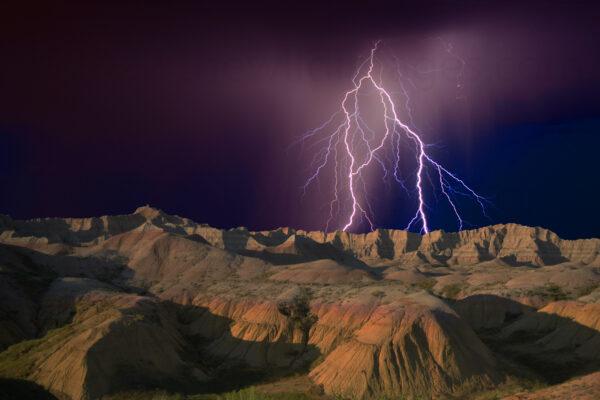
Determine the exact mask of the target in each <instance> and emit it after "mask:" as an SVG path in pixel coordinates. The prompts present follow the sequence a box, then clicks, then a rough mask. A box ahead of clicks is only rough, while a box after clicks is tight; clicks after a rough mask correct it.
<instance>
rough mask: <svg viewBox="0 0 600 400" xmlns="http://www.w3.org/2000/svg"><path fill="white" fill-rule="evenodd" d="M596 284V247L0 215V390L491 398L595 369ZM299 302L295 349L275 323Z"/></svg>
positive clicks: (73, 394) (471, 235) (517, 238)
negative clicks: (301, 317) (8, 384)
mask: <svg viewBox="0 0 600 400" xmlns="http://www.w3.org/2000/svg"><path fill="white" fill-rule="evenodd" d="M599 283H600V240H599V239H584V240H574V241H569V240H563V239H561V238H559V237H558V236H556V235H555V234H554V233H552V232H550V231H548V230H545V229H541V228H531V227H525V226H520V225H515V224H508V225H495V226H489V227H485V228H481V229H476V230H471V231H463V232H459V233H446V232H443V231H436V232H432V233H429V234H427V235H423V236H422V235H418V234H413V233H409V232H405V231H394V230H377V231H375V232H372V233H369V234H362V235H359V234H348V233H345V232H333V233H327V234H326V233H322V232H305V231H299V230H298V231H297V230H293V229H290V228H282V229H278V230H275V231H266V232H250V231H248V230H246V229H244V228H237V229H231V230H219V229H215V228H212V227H210V226H207V225H202V224H197V223H195V222H193V221H190V220H188V219H185V218H180V217H177V216H171V215H167V214H165V213H163V212H162V211H160V210H156V209H153V208H150V207H141V208H139V209H138V210H136V211H135V213H133V214H130V215H122V216H104V217H100V218H85V219H62V218H49V219H36V220H28V221H16V220H12V219H11V218H9V217H7V216H0V350H2V352H1V353H0V375H1V376H2V377H4V378H10V379H24V380H28V381H33V382H35V383H37V384H39V385H42V386H43V387H45V388H46V389H48V390H49V391H50V392H51V393H52V394H53V395H54V396H56V397H57V398H60V399H73V400H75V399H76V400H79V399H97V398H101V397H103V396H107V395H111V394H115V393H120V392H122V391H126V390H129V389H140V388H147V389H152V388H162V389H165V390H168V391H172V392H185V393H203V392H206V393H208V392H220V391H226V390H231V389H234V388H239V387H244V386H247V385H259V384H261V385H263V386H259V389H260V390H263V391H265V392H269V391H273V390H274V389H273V388H279V389H277V390H291V391H306V392H307V393H309V395H310V396H313V397H314V398H326V397H331V398H335V396H338V397H341V398H352V399H354V398H356V399H362V398H364V399H368V398H381V396H407V397H415V396H420V397H421V398H479V397H481V396H487V395H488V394H490V393H496V394H495V396H496V398H500V397H499V396H502V395H507V396H508V395H510V394H512V393H514V392H516V391H522V390H524V389H527V388H530V387H531V388H533V387H534V386H536V385H537V386H540V385H563V386H561V387H570V386H568V385H569V382H570V381H569V379H575V378H576V377H577V376H585V375H586V374H592V373H594V372H595V371H597V370H599V369H600V367H599V366H600V351H598V349H600V325H599V321H600V306H599V299H600V290H599V289H598V286H599ZM303 297H305V298H309V300H310V302H309V310H307V312H308V313H309V314H310V317H311V318H314V323H311V324H310V325H309V326H308V328H306V332H303V329H302V324H300V323H298V321H297V320H292V319H291V318H290V317H289V316H288V315H285V314H284V313H282V312H281V309H280V305H281V304H282V303H283V302H287V303H288V304H293V302H294V301H297V299H299V298H303ZM593 376H596V375H590V377H593ZM290 377H297V378H293V379H292V378H290ZM290 379H291V381H294V379H300V380H301V381H302V382H303V384H302V385H295V384H288V385H287V386H286V384H285V382H290ZM579 379H583V381H584V382H588V381H589V382H593V386H594V388H595V385H596V384H597V379H592V378H589V379H587V380H586V378H579ZM564 385H567V386H564ZM286 388H287V389H286ZM596 389H597V388H596ZM543 390H545V391H548V390H551V387H549V388H546V389H543ZM536 393H537V392H536ZM540 393H544V392H540ZM531 396H533V397H532V398H538V397H535V396H536V395H535V394H531ZM482 398H483V397H482Z"/></svg>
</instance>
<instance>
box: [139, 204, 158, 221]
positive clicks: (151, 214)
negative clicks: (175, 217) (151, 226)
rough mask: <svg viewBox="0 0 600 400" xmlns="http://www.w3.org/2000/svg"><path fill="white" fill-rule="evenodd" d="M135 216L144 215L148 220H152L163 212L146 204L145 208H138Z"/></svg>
mask: <svg viewBox="0 0 600 400" xmlns="http://www.w3.org/2000/svg"><path fill="white" fill-rule="evenodd" d="M134 214H138V215H142V216H144V217H146V218H148V219H152V218H155V217H157V216H159V215H161V214H163V212H162V211H161V210H159V209H158V208H154V207H151V206H150V205H149V204H146V205H145V206H142V207H138V208H137V209H136V210H135V212H134Z"/></svg>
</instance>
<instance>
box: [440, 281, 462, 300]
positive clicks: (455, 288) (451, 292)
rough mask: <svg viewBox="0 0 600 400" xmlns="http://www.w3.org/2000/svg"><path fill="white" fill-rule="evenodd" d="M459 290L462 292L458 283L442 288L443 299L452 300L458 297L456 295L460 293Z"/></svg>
mask: <svg viewBox="0 0 600 400" xmlns="http://www.w3.org/2000/svg"><path fill="white" fill-rule="evenodd" d="M461 290H462V285H461V284H460V283H453V284H450V285H446V286H444V288H443V289H442V292H441V293H442V295H443V296H444V297H447V298H449V299H452V298H454V297H456V296H458V294H459V293H460V291H461Z"/></svg>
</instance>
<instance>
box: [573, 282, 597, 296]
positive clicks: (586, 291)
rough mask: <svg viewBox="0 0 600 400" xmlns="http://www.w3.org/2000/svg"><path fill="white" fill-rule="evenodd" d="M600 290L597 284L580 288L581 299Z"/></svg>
mask: <svg viewBox="0 0 600 400" xmlns="http://www.w3.org/2000/svg"><path fill="white" fill-rule="evenodd" d="M597 288H598V284H597V283H592V284H589V285H587V286H584V287H582V288H579V293H578V294H579V297H581V296H587V295H588V294H591V293H592V292H593V291H594V290H596V289H597Z"/></svg>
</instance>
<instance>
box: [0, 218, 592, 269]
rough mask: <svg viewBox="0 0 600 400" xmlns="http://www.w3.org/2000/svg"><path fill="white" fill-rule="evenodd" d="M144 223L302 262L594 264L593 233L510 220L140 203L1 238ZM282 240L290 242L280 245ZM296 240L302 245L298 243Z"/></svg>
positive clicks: (79, 235)
mask: <svg viewBox="0 0 600 400" xmlns="http://www.w3.org/2000/svg"><path fill="white" fill-rule="evenodd" d="M145 224H150V225H152V226H153V227H156V228H159V229H161V230H163V231H165V232H170V233H174V234H179V235H197V236H198V237H201V238H202V239H203V240H205V241H206V242H208V243H210V244H211V245H212V246H215V247H219V248H222V249H225V250H230V251H233V252H237V253H244V252H251V254H253V255H256V253H260V252H265V253H267V254H269V253H271V254H272V253H275V254H281V253H286V252H289V249H290V248H292V249H295V252H294V251H292V253H293V254H296V255H297V254H301V255H303V256H305V257H308V259H305V261H309V259H319V258H323V257H324V256H326V257H328V258H333V259H336V257H338V258H347V257H348V255H350V254H351V255H352V256H353V257H355V258H358V259H361V260H369V259H384V260H385V259H389V260H401V261H402V262H403V263H405V264H411V265H418V264H423V263H425V264H433V265H439V264H445V265H468V264H475V263H481V262H486V261H489V260H494V259H496V260H499V261H502V262H504V263H507V264H509V265H515V266H518V265H532V266H544V265H555V264H560V263H564V262H569V261H570V262H581V263H586V264H589V263H594V265H596V264H597V265H600V264H598V263H599V261H600V240H599V239H581V240H564V239H561V238H559V237H558V236H557V235H556V234H554V233H553V232H551V231H549V230H546V229H543V228H537V227H536V228H532V227H527V226H522V225H517V224H506V225H493V226H488V227H484V228H479V229H474V230H468V231H461V232H444V231H434V232H430V233H428V234H425V235H419V234H416V233H410V232H406V231H396V230H389V229H378V230H376V231H374V232H370V233H367V234H351V233H346V232H342V231H337V232H330V233H324V232H306V231H302V230H298V231H295V230H293V229H291V228H281V229H278V230H275V231H270V232H250V231H248V230H247V229H245V228H237V229H230V230H220V229H215V228H212V227H210V226H208V225H203V224H197V223H195V222H193V221H191V220H189V219H187V218H181V217H178V216H172V215H168V214H165V213H164V212H162V211H160V210H156V209H153V208H151V207H148V206H146V207H140V208H139V209H137V210H136V211H135V212H134V213H133V214H130V215H120V216H103V217H99V218H46V219H34V220H27V221H16V220H12V219H10V217H7V216H3V217H2V219H1V220H0V241H2V242H5V243H9V242H10V243H12V244H20V245H27V246H34V247H36V248H40V249H52V248H53V247H52V246H51V245H52V244H55V243H89V242H95V243H98V242H99V241H103V240H106V239H108V238H110V237H112V236H115V235H119V234H122V233H124V232H128V231H131V230H134V229H136V228H140V227H141V226H143V225H145ZM288 240H291V241H292V242H291V243H290V242H288V243H286V242H287V241H288ZM298 241H300V242H303V243H302V244H299V245H298V244H297V243H298ZM311 243H313V244H312V245H311ZM318 244H322V245H328V246H329V247H322V246H318ZM55 247H56V246H55ZM286 249H288V250H286ZM334 250H335V251H334ZM54 251H59V249H54ZM314 252H317V254H313V253H314Z"/></svg>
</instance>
